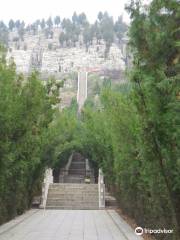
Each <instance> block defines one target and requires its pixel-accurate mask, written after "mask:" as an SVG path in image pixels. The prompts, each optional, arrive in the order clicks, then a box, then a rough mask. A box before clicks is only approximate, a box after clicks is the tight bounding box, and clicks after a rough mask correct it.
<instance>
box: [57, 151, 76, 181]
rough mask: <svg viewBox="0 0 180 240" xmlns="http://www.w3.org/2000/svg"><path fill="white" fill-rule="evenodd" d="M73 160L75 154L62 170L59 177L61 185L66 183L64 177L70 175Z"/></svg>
mask: <svg viewBox="0 0 180 240" xmlns="http://www.w3.org/2000/svg"><path fill="white" fill-rule="evenodd" d="M72 159H73V153H72V154H71V156H70V157H69V159H68V162H67V164H66V166H65V168H62V169H61V172H60V176H59V182H60V183H63V182H64V177H65V176H66V175H68V173H69V168H70V166H71V163H72Z"/></svg>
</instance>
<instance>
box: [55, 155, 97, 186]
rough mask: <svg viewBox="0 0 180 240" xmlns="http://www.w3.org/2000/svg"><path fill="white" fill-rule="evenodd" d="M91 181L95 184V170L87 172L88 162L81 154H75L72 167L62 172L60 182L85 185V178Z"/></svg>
mask: <svg viewBox="0 0 180 240" xmlns="http://www.w3.org/2000/svg"><path fill="white" fill-rule="evenodd" d="M86 177H88V178H89V179H90V183H94V182H95V179H94V174H93V170H92V169H89V171H87V166H86V160H85V158H84V157H83V156H82V155H81V154H79V153H74V154H73V156H72V161H71V163H70V166H69V167H68V168H67V169H66V171H65V169H64V168H63V169H61V171H60V177H59V182H60V183H85V178H86Z"/></svg>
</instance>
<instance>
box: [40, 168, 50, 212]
mask: <svg viewBox="0 0 180 240" xmlns="http://www.w3.org/2000/svg"><path fill="white" fill-rule="evenodd" d="M52 183H53V171H52V169H51V168H48V169H46V171H45V175H44V181H43V185H42V197H41V204H40V206H39V207H40V208H44V209H45V207H46V201H47V196H48V190H49V185H50V184H52Z"/></svg>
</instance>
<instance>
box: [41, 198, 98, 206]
mask: <svg viewBox="0 0 180 240" xmlns="http://www.w3.org/2000/svg"><path fill="white" fill-rule="evenodd" d="M97 203H98V199H74V200H67V199H66V200H64V199H48V200H47V203H46V204H47V205H54V204H55V205H60V206H66V205H72V206H74V205H75V206H76V205H81V204H87V205H90V204H97Z"/></svg>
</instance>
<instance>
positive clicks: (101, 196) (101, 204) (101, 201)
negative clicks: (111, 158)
mask: <svg viewBox="0 0 180 240" xmlns="http://www.w3.org/2000/svg"><path fill="white" fill-rule="evenodd" d="M98 190H99V208H100V209H102V208H105V184H104V175H103V172H102V169H99V176H98Z"/></svg>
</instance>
